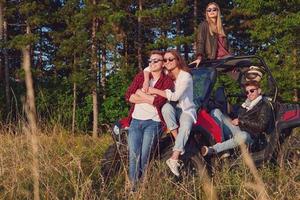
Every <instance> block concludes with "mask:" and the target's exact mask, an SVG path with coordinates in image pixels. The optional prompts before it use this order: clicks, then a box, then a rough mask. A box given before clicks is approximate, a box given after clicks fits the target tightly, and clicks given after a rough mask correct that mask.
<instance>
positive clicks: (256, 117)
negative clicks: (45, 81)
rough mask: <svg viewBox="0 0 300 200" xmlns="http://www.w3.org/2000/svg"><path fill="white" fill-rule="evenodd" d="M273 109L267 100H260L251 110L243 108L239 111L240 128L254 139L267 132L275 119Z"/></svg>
mask: <svg viewBox="0 0 300 200" xmlns="http://www.w3.org/2000/svg"><path fill="white" fill-rule="evenodd" d="M272 113H273V111H272V107H271V105H270V103H269V102H267V100H264V99H262V100H260V101H259V102H258V103H257V104H256V105H255V106H254V107H253V108H252V109H251V110H249V111H247V109H245V108H243V107H241V109H240V110H239V115H238V119H239V127H240V129H241V130H242V131H246V132H248V133H249V134H250V135H251V136H252V137H255V136H257V135H258V134H259V133H263V132H267V131H268V128H269V126H270V125H271V124H272V119H273V114H272Z"/></svg>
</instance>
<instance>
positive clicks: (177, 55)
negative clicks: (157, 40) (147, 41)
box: [165, 49, 191, 73]
mask: <svg viewBox="0 0 300 200" xmlns="http://www.w3.org/2000/svg"><path fill="white" fill-rule="evenodd" d="M166 53H170V54H172V55H173V56H174V58H175V59H176V62H177V67H178V68H179V69H181V70H183V71H186V72H188V73H191V70H190V68H189V67H188V66H187V64H186V63H185V61H184V59H183V58H182V56H181V55H180V53H179V52H178V51H177V50H175V49H170V50H167V51H166V52H165V54H166Z"/></svg>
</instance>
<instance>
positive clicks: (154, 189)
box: [0, 127, 300, 200]
mask: <svg viewBox="0 0 300 200" xmlns="http://www.w3.org/2000/svg"><path fill="white" fill-rule="evenodd" d="M297 138H298V140H299V131H298V132H297ZM111 144H112V139H111V138H110V136H109V134H105V135H101V136H100V137H99V138H97V139H92V137H90V136H89V135H86V134H77V135H72V134H71V133H70V132H68V131H66V130H64V129H63V128H60V127H52V128H48V129H45V130H43V133H39V134H38V152H39V153H38V162H39V187H40V198H41V199H183V200H185V199H207V195H206V194H205V191H203V188H205V187H203V184H204V183H203V181H204V180H205V179H202V177H201V176H196V177H192V178H191V177H186V178H185V177H184V178H183V180H182V182H180V183H176V182H174V181H173V179H172V177H170V174H169V171H168V169H167V168H166V165H165V163H164V162H163V161H159V160H155V161H153V162H151V164H150V166H149V170H148V173H147V177H146V179H145V180H144V182H143V183H142V185H141V187H140V188H139V190H138V191H137V192H136V193H134V194H130V193H129V192H128V187H127V178H126V177H127V175H126V171H127V168H126V169H125V170H122V172H121V173H120V174H119V175H117V176H116V177H112V178H111V179H110V180H109V182H106V181H104V178H103V176H102V175H101V159H102V157H103V154H104V152H105V151H106V150H107V148H108V146H109V145H111ZM29 145H30V141H29V137H28V136H27V135H26V134H23V133H22V130H18V131H16V130H14V131H12V130H7V129H5V131H4V129H3V128H2V129H1V130H0V199H33V176H32V171H31V165H32V155H31V151H30V146H29ZM296 146H297V147H295V148H294V151H297V152H296V153H298V154H299V151H300V150H299V144H296ZM298 158H299V157H298ZM298 158H297V159H296V160H293V161H292V162H288V161H286V162H285V163H284V164H283V165H282V167H279V166H271V165H265V166H263V167H261V168H259V169H258V174H259V176H260V177H261V179H262V181H263V183H264V185H265V188H266V192H267V195H266V196H265V197H264V198H266V197H267V199H293V200H294V199H300V163H299V159H298ZM253 181H254V178H253V176H252V175H251V173H250V170H249V169H248V168H247V166H246V165H244V164H242V165H239V166H238V167H235V168H232V167H230V166H229V165H228V164H227V163H226V162H225V163H223V164H222V167H220V169H218V170H216V172H215V174H214V176H213V177H212V184H211V187H213V188H214V191H215V192H216V194H217V198H218V199H224V200H225V199H262V197H260V196H259V194H258V192H257V191H255V186H254V185H253V184H250V183H251V182H253Z"/></svg>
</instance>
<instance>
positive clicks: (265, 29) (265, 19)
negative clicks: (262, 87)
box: [235, 0, 300, 101]
mask: <svg viewBox="0 0 300 200" xmlns="http://www.w3.org/2000/svg"><path fill="white" fill-rule="evenodd" d="M235 2H236V3H237V5H238V7H237V10H238V12H240V13H245V14H246V15H248V16H252V17H251V18H250V19H249V22H250V24H251V25H250V28H249V29H248V32H249V33H250V35H251V38H252V39H253V42H256V43H258V44H259V49H258V50H259V51H258V54H259V55H261V56H262V57H263V58H264V59H265V60H266V62H267V64H268V65H269V66H270V67H271V69H272V73H273V75H274V77H275V79H276V80H277V82H278V86H279V89H280V96H281V98H282V99H283V100H285V101H291V100H292V98H293V97H294V95H295V94H294V93H293V92H294V90H298V91H299V87H300V83H299V78H298V77H299V75H300V71H299V60H298V56H299V55H298V54H299V51H300V49H299V45H298V42H297V41H298V40H299V26H300V12H299V2H297V1H289V2H286V1H284V2H283V1H280V0H276V1H258V0H252V1H240V0H237V1H235Z"/></svg>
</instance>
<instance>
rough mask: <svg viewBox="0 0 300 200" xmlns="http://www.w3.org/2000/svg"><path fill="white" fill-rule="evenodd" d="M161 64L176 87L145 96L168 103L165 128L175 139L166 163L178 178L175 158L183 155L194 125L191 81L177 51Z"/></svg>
mask: <svg viewBox="0 0 300 200" xmlns="http://www.w3.org/2000/svg"><path fill="white" fill-rule="evenodd" d="M164 64H165V67H166V69H167V70H168V73H169V75H170V76H171V77H172V78H173V80H174V83H175V91H174V92H173V91H171V90H159V89H156V88H152V87H149V89H148V93H150V94H154V95H160V96H163V97H166V98H167V99H168V100H169V102H170V103H166V104H165V105H164V106H163V108H162V115H163V117H164V120H165V122H166V125H167V128H168V129H169V130H170V131H171V133H172V134H173V136H174V137H175V145H174V148H173V154H172V156H171V157H170V158H169V159H168V160H167V165H168V166H169V168H170V169H171V171H172V172H173V173H174V174H175V175H176V176H179V175H180V174H179V169H178V168H179V163H178V158H179V156H180V155H181V154H183V153H184V146H185V144H186V142H187V141H188V138H189V135H190V132H191V128H192V125H193V123H195V122H196V109H195V104H194V102H193V79H192V76H191V74H190V70H189V68H188V67H187V66H186V64H185V62H184V60H183V58H182V57H181V56H180V54H179V53H178V52H177V51H176V50H168V51H167V52H165V55H164ZM177 121H179V124H178V122H177Z"/></svg>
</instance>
